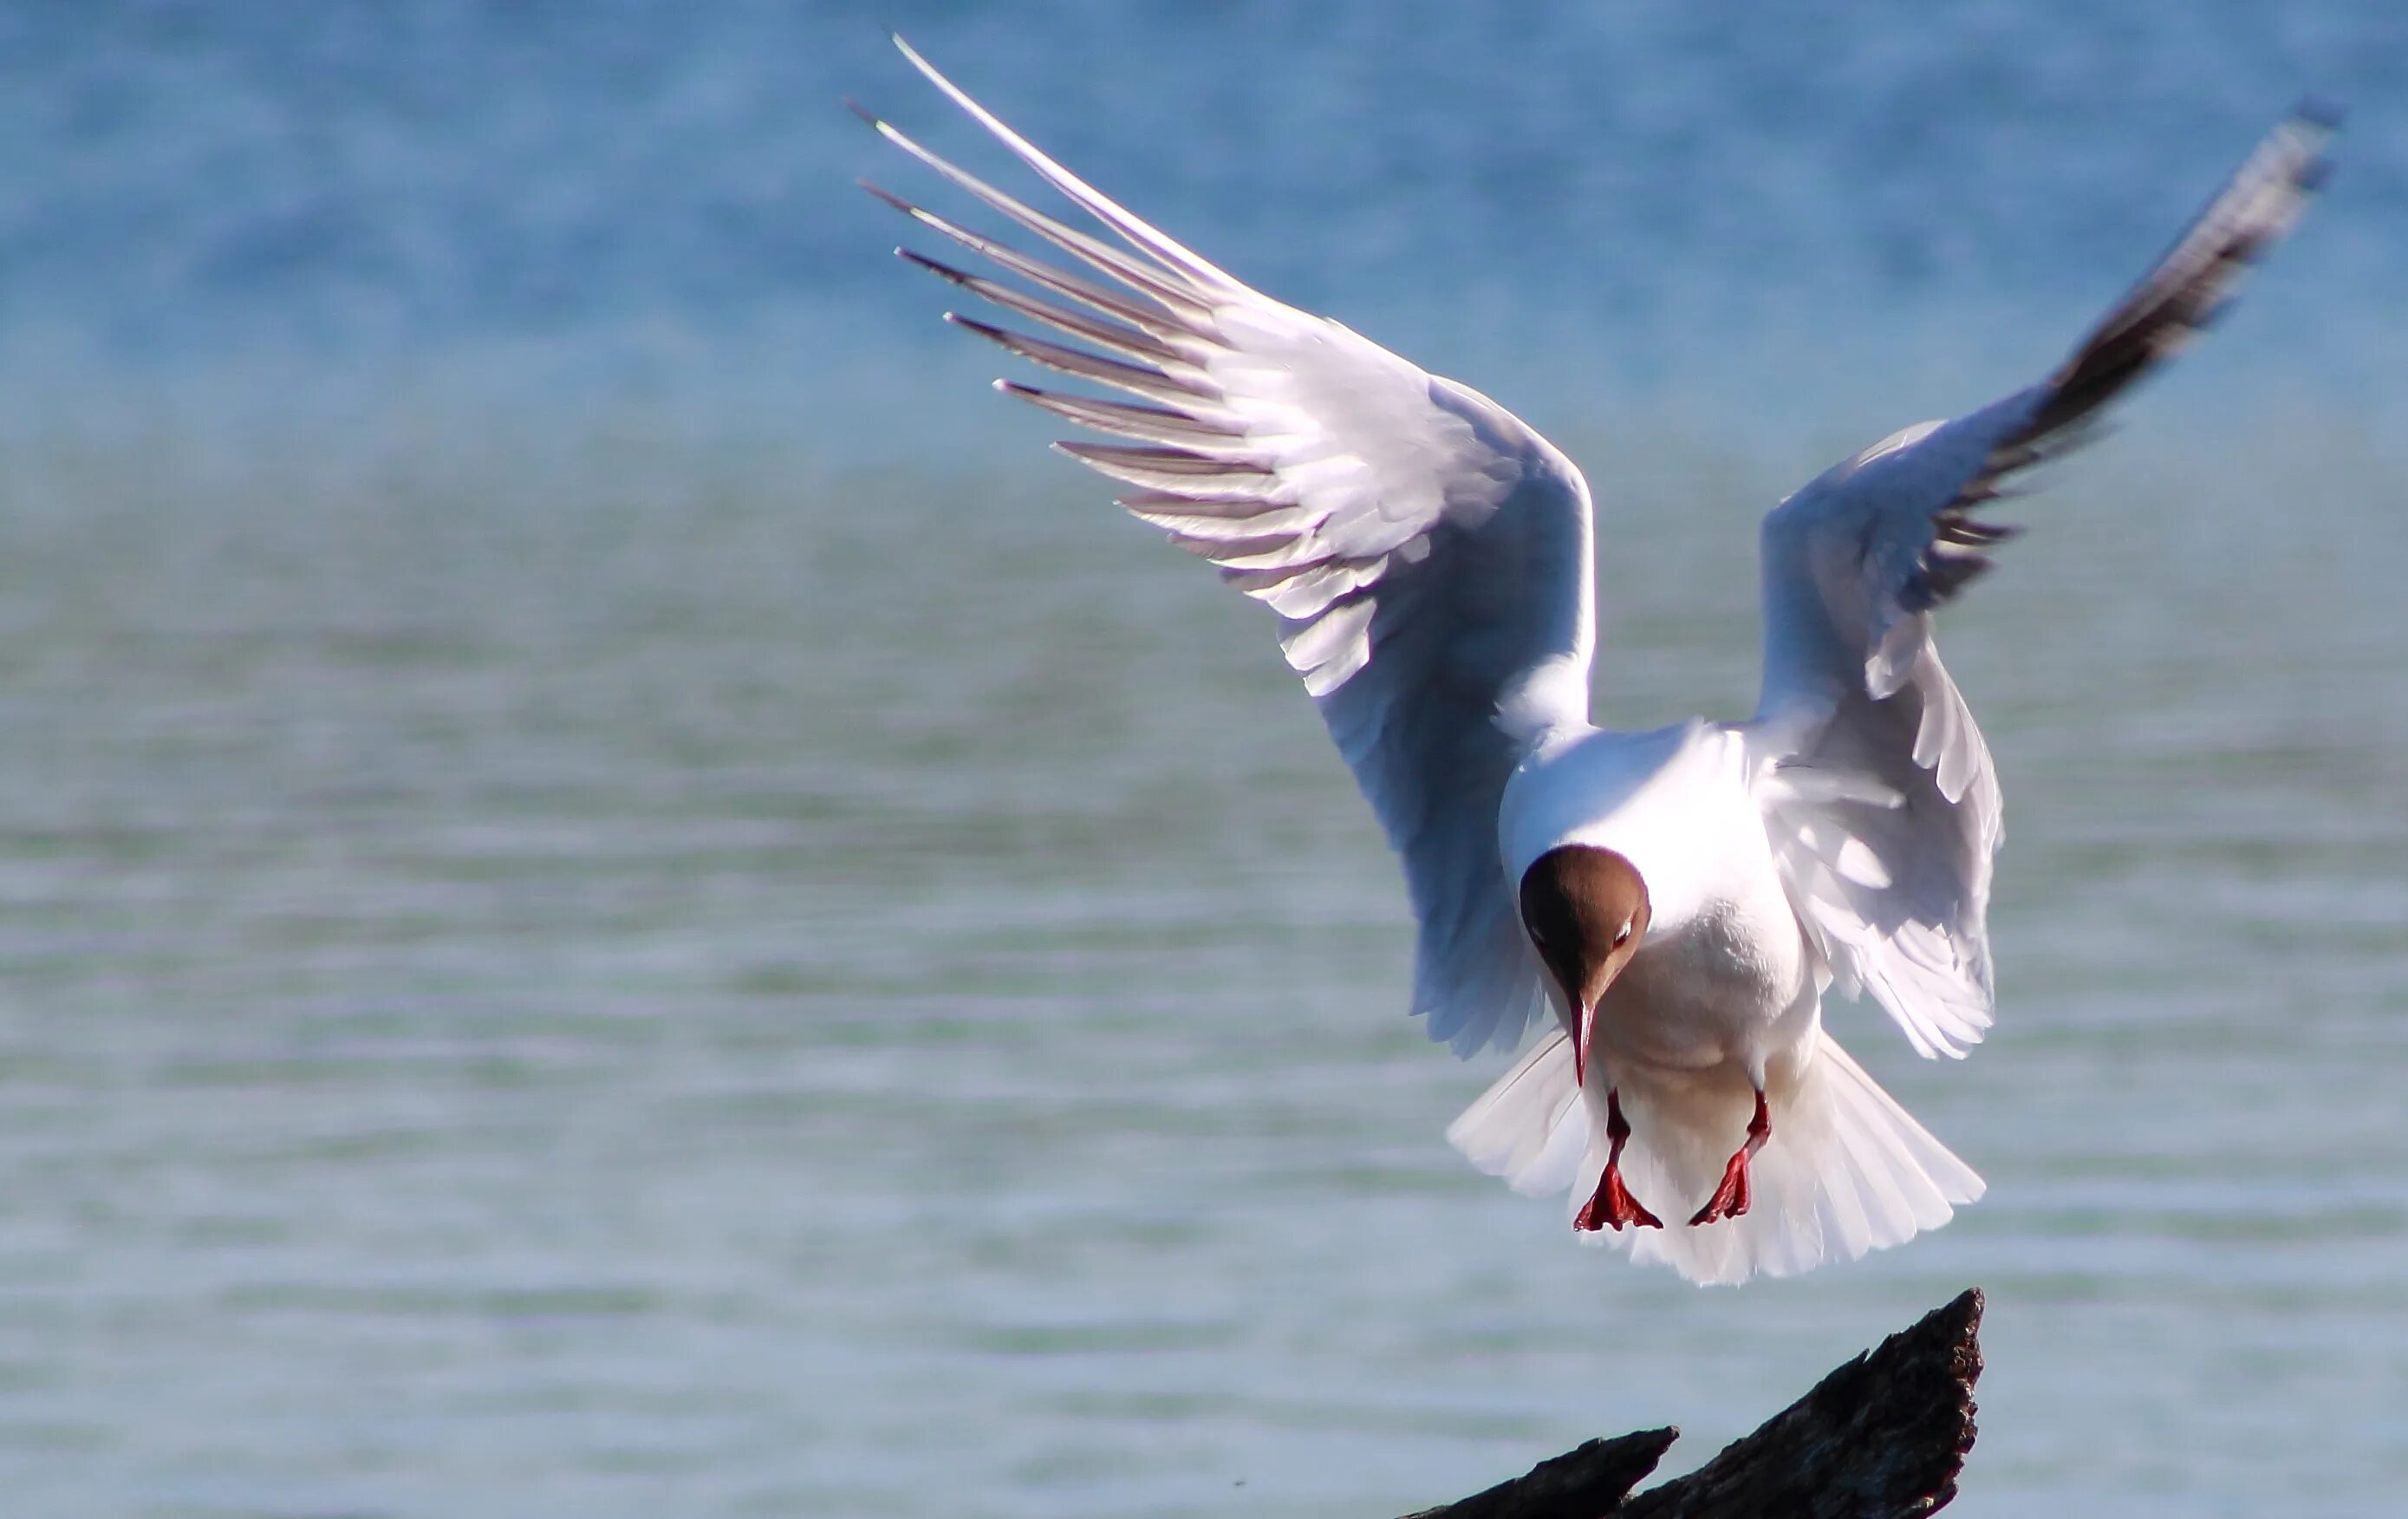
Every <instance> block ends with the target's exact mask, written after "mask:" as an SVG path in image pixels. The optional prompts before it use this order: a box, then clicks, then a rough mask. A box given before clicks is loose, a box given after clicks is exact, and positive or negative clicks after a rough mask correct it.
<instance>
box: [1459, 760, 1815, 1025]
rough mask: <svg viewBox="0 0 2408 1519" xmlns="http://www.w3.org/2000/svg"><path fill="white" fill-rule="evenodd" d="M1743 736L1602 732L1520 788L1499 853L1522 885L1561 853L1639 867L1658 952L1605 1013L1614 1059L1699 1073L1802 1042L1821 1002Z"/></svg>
mask: <svg viewBox="0 0 2408 1519" xmlns="http://www.w3.org/2000/svg"><path fill="white" fill-rule="evenodd" d="M1745 764H1746V755H1745V753H1744V752H1743V750H1742V744H1741V740H1740V738H1739V737H1738V736H1737V735H1736V734H1734V733H1731V732H1730V731H1729V730H1727V729H1725V728H1721V727H1719V726H1716V725H1714V724H1707V723H1702V722H1699V723H1691V724H1684V725H1683V726H1680V727H1677V728H1668V729H1664V730H1660V731H1658V732H1656V733H1650V734H1636V735H1623V734H1608V733H1591V734H1586V735H1583V736H1581V737H1580V738H1575V739H1572V740H1570V741H1569V742H1567V743H1565V744H1563V745H1561V746H1559V747H1558V748H1556V749H1555V751H1554V752H1541V754H1540V755H1538V756H1536V757H1535V758H1534V759H1533V760H1532V761H1531V762H1530V763H1529V764H1527V765H1526V766H1525V767H1524V768H1523V772H1522V773H1521V774H1518V775H1517V776H1516V777H1515V779H1514V783H1513V785H1512V787H1511V788H1509V789H1508V791H1507V793H1506V797H1505V808H1504V811H1503V815H1502V817H1501V819H1500V826H1501V830H1502V837H1501V838H1500V840H1499V842H1500V844H1501V845H1502V846H1503V849H1504V856H1505V860H1506V863H1507V866H1508V868H1509V870H1510V871H1511V872H1512V876H1513V879H1514V880H1516V881H1518V880H1519V879H1520V874H1521V872H1522V871H1524V870H1526V869H1527V868H1528V867H1529V864H1530V862H1531V861H1534V860H1536V859H1537V858H1538V857H1539V856H1540V855H1541V854H1543V853H1546V852H1547V851H1548V850H1550V849H1554V848H1555V847H1557V846H1558V845H1561V844H1568V843H1580V844H1589V845H1594V846H1596V847H1598V848H1602V849H1611V850H1613V851H1615V852H1616V853H1620V854H1621V855H1623V857H1624V858H1626V859H1627V860H1629V861H1630V862H1631V864H1632V865H1634V866H1635V867H1638V870H1639V874H1640V877H1641V880H1642V881H1645V882H1646V884H1647V895H1648V900H1649V904H1650V908H1651V910H1652V914H1653V916H1652V920H1651V922H1650V924H1649V926H1648V930H1647V938H1646V940H1645V943H1644V944H1643V946H1642V947H1641V950H1640V952H1639V954H1638V956H1637V957H1636V958H1635V959H1633V960H1632V962H1631V964H1630V966H1629V967H1628V968H1627V970H1625V971H1624V972H1623V974H1622V976H1621V977H1620V978H1619V979H1618V980H1617V981H1616V982H1615V983H1614V985H1613V989H1612V990H1610V991H1609V992H1607V994H1606V996H1605V999H1604V1001H1603V1004H1602V1005H1601V1006H1600V1007H1599V1008H1598V1022H1597V1036H1596V1037H1597V1039H1598V1043H1599V1045H1600V1046H1601V1047H1603V1049H1604V1050H1605V1052H1606V1054H1607V1058H1608V1059H1609V1060H1613V1059H1616V1058H1620V1059H1624V1060H1640V1061H1643V1062H1644V1063H1646V1064H1649V1065H1652V1066H1658V1067H1670V1068H1682V1069H1696V1068H1705V1067H1712V1066H1717V1065H1722V1064H1725V1063H1727V1062H1739V1063H1741V1064H1743V1065H1748V1066H1751V1067H1756V1068H1761V1066H1762V1064H1763V1061H1764V1060H1765V1059H1766V1058H1767V1057H1768V1055H1769V1054H1770V1053H1774V1052H1775V1051H1776V1050H1777V1049H1780V1048H1786V1047H1788V1046H1789V1045H1792V1044H1794V1043H1796V1042H1797V1040H1799V1039H1802V1038H1804V1037H1805V1035H1806V1033H1807V1031H1808V1030H1809V1029H1810V1028H1811V1026H1812V1025H1813V1017H1814V1011H1815V1003H1816V1000H1817V999H1816V997H1815V996H1814V995H1813V983H1812V980H1811V970H1810V968H1809V966H1808V962H1807V957H1806V949H1805V943H1804V939H1803V937H1802V935H1801V932H1800V930H1799V924H1798V920H1797V915H1796V914H1795V912H1794V911H1792V910H1791V908H1790V906H1789V899H1788V896H1787V895H1786V894H1785V892H1784V891H1783V890H1782V886H1781V878H1780V876H1779V874H1778V873H1777V871H1776V869H1775V867H1774V864H1773V860H1772V853H1771V850H1770V846H1769V844H1768V843H1767V840H1766V838H1765V832H1764V823H1763V817H1762V814H1761V813H1760V811H1759V810H1758V809H1757V807H1756V800H1755V798H1754V796H1753V795H1752V794H1751V792H1750V789H1749V786H1748V776H1747V772H1746V769H1745Z"/></svg>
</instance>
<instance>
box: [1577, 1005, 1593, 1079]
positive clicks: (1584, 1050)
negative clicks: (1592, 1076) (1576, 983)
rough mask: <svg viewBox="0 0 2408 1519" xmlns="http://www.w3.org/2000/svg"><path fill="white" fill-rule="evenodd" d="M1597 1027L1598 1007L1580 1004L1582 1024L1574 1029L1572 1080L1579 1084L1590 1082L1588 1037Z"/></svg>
mask: <svg viewBox="0 0 2408 1519" xmlns="http://www.w3.org/2000/svg"><path fill="white" fill-rule="evenodd" d="M1596 1027H1597V1009H1595V1008H1594V1007H1591V1006H1590V1005H1589V1004H1587V1003H1585V1002H1584V1003H1582V1004H1580V1026H1579V1027H1578V1028H1576V1029H1574V1030H1573V1031H1572V1082H1573V1084H1575V1085H1578V1086H1586V1085H1587V1084H1588V1038H1589V1034H1590V1032H1591V1031H1592V1030H1593V1029H1595V1028H1596Z"/></svg>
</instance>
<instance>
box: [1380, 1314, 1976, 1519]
mask: <svg viewBox="0 0 2408 1519" xmlns="http://www.w3.org/2000/svg"><path fill="white" fill-rule="evenodd" d="M1981 1328H1982V1294H1981V1292H1980V1290H1979V1289H1978V1288H1976V1289H1973V1290H1971V1291H1968V1292H1966V1293H1964V1294H1963V1295H1962V1296H1960V1297H1957V1299H1956V1300H1955V1301H1954V1302H1951V1303H1948V1304H1946V1305H1944V1306H1942V1307H1940V1308H1937V1309H1934V1310H1933V1311H1930V1312H1929V1313H1927V1314H1925V1315H1924V1316H1923V1319H1922V1321H1921V1322H1919V1323H1917V1324H1916V1325H1915V1326H1914V1327H1913V1328H1910V1329H1907V1330H1904V1331H1902V1332H1900V1333H1899V1334H1894V1335H1892V1336H1890V1337H1889V1338H1888V1339H1887V1340H1883V1341H1882V1342H1881V1344H1880V1346H1879V1347H1878V1348H1876V1349H1875V1350H1873V1351H1872V1352H1871V1353H1870V1354H1864V1355H1859V1356H1857V1357H1856V1359H1855V1360H1853V1361H1850V1362H1849V1363H1848V1364H1847V1365H1845V1366H1842V1367H1841V1368H1840V1369H1838V1370H1836V1371H1834V1372H1832V1373H1831V1374H1830V1375H1829V1376H1828V1377H1825V1378H1824V1379H1823V1380H1822V1381H1821V1382H1820V1383H1816V1384H1815V1387H1814V1390H1813V1391H1812V1392H1810V1393H1808V1394H1807V1395H1806V1396H1805V1397H1801V1398H1799V1400H1798V1401H1797V1402H1795V1403H1792V1404H1791V1405H1789V1407H1788V1408H1786V1409H1785V1410H1783V1411H1782V1412H1779V1413H1777V1414H1775V1415H1773V1416H1772V1417H1771V1418H1770V1419H1769V1420H1767V1421H1766V1422H1765V1424H1764V1426H1762V1427H1761V1428H1759V1429H1757V1430H1756V1433H1754V1434H1752V1435H1749V1436H1748V1437H1746V1438H1745V1439H1744V1440H1736V1441H1734V1442H1733V1443H1731V1444H1730V1445H1729V1446H1727V1447H1726V1448H1725V1449H1724V1451H1723V1453H1722V1454H1721V1455H1717V1456H1715V1457H1714V1458H1713V1460H1711V1461H1709V1462H1707V1463H1706V1464H1705V1465H1704V1466H1702V1467H1700V1468H1699V1469H1697V1470H1695V1471H1693V1472H1691V1473H1689V1474H1688V1475H1687V1476H1685V1477H1675V1478H1674V1479H1672V1480H1671V1481H1670V1482H1668V1483H1664V1484H1663V1485H1661V1486H1659V1487H1654V1488H1650V1489H1649V1490H1648V1491H1646V1492H1644V1493H1641V1494H1639V1495H1638V1496H1637V1497H1635V1498H1634V1497H1631V1496H1630V1489H1631V1488H1632V1487H1634V1486H1636V1485H1637V1484H1638V1483H1639V1482H1640V1481H1641V1479H1642V1478H1644V1477H1645V1476H1646V1475H1647V1473H1649V1472H1650V1471H1653V1470H1654V1469H1656V1462H1657V1461H1658V1460H1660V1459H1661V1458H1662V1457H1663V1455H1664V1452H1665V1451H1666V1449H1668V1448H1669V1447H1670V1445H1671V1443H1672V1441H1673V1440H1674V1439H1675V1438H1677V1437H1678V1435H1679V1433H1680V1431H1679V1430H1677V1429H1649V1430H1642V1431H1641V1432H1640V1433H1638V1434H1633V1435H1625V1436H1623V1437H1622V1438H1621V1439H1619V1440H1591V1441H1589V1442H1588V1443H1587V1444H1585V1445H1583V1446H1582V1447H1580V1448H1579V1449H1578V1450H1575V1451H1572V1452H1570V1453H1569V1454H1568V1455H1559V1456H1557V1457H1555V1459H1554V1460H1552V1461H1542V1462H1541V1463H1540V1464H1539V1465H1538V1466H1537V1467H1536V1468H1534V1469H1532V1470H1531V1471H1530V1472H1529V1473H1528V1474H1527V1476H1522V1477H1516V1478H1514V1479H1513V1480H1512V1482H1509V1483H1499V1484H1498V1485H1497V1486H1495V1487H1492V1488H1490V1489H1488V1491H1486V1492H1484V1493H1480V1494H1476V1495H1474V1496H1473V1497H1470V1498H1465V1499H1464V1500H1463V1501H1462V1502H1460V1503H1452V1504H1449V1505H1447V1506H1446V1507H1444V1508H1440V1509H1428V1510H1425V1511H1424V1512H1420V1513H1417V1514H1412V1515H1410V1516H1408V1519H1604V1516H1606V1515H1609V1514H1610V1515H1615V1516H1618V1519H1757V1516H1760V1515H1765V1514H1780V1515H1784V1516H1785V1519H1788V1516H1795V1519H1922V1516H1923V1515H1926V1514H1930V1513H1936V1512H1939V1511H1940V1510H1942V1509H1943V1508H1945V1507H1947V1505H1948V1503H1949V1500H1950V1499H1952V1498H1955V1497H1956V1496H1957V1472H1958V1471H1960V1470H1962V1469H1963V1468H1964V1465H1965V1453H1966V1452H1968V1451H1970V1450H1971V1449H1972V1448H1973V1432H1974V1431H1973V1383H1975V1382H1976V1381H1977V1380H1978V1379H1979V1378H1980V1377H1981V1375H1982V1347H1981Z"/></svg>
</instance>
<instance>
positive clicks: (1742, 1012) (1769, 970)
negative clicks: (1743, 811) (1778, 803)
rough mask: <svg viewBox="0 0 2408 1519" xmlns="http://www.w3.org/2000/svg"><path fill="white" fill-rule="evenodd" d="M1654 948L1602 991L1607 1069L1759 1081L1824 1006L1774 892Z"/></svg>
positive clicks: (1601, 1038) (1784, 905)
mask: <svg viewBox="0 0 2408 1519" xmlns="http://www.w3.org/2000/svg"><path fill="white" fill-rule="evenodd" d="M1765 884H1766V886H1767V887H1768V888H1769V890H1768V891H1767V892H1764V893H1758V892H1754V891H1751V892H1749V893H1747V894H1746V896H1745V897H1744V898H1742V899H1737V900H1727V901H1723V902H1718V903H1717V904H1715V906H1714V909H1713V910H1712V911H1710V912H1708V913H1705V914H1703V915H1701V916H1700V917H1699V918H1697V919H1694V920H1692V921H1691V922H1690V923H1688V924H1684V927H1683V930H1682V931H1681V932H1680V933H1679V934H1677V935H1675V936H1671V937H1668V938H1666V939H1660V940H1659V939H1650V940H1649V941H1648V942H1647V943H1646V944H1645V945H1644V946H1643V947H1642V948H1641V950H1640V952H1639V953H1638V955H1637V957H1635V958H1634V959H1633V960H1632V961H1631V962H1630V965H1629V967H1627V969H1625V970H1624V971H1623V973H1622V974H1621V975H1620V976H1619V977H1617V978H1616V979H1615V981H1614V982H1613V986H1611V987H1609V988H1608V989H1607V991H1606V994H1605V996H1604V997H1603V999H1602V1000H1601V1001H1600V1002H1599V1004H1598V1010H1597V1027H1596V1033H1595V1039H1596V1042H1597V1045H1598V1049H1599V1050H1600V1051H1601V1052H1602V1053H1603V1056H1604V1060H1605V1063H1606V1064H1608V1065H1609V1066H1638V1067H1643V1068H1655V1069H1661V1070H1688V1071H1697V1070H1706V1069H1710V1068H1715V1067H1720V1066H1727V1065H1738V1066H1742V1067H1744V1068H1748V1069H1749V1070H1751V1071H1754V1072H1757V1073H1761V1072H1762V1071H1763V1070H1764V1068H1765V1066H1766V1064H1767V1062H1768V1061H1770V1059H1772V1058H1773V1057H1774V1056H1776V1055H1778V1054H1780V1053H1785V1052H1786V1051H1788V1050H1790V1049H1793V1048H1794V1047H1796V1045H1797V1044H1798V1043H1799V1040H1801V1039H1805V1038H1806V1037H1807V1035H1808V1033H1809V1032H1810V1031H1811V1030H1812V1028H1813V1024H1814V1019H1815V1012H1816V1008H1817V1005H1818V1002H1819V1000H1820V999H1819V998H1818V997H1817V996H1815V994H1814V988H1813V982H1812V980H1811V977H1810V973H1809V971H1808V969H1807V963H1806V946H1805V941H1804V939H1803V937H1802V936H1801V934H1800V932H1799V927H1798V920H1797V918H1796V917H1795V916H1794V915H1793V914H1792V913H1791V912H1790V910H1789V903H1788V900H1787V898H1786V897H1785V896H1783V895H1782V894H1781V892H1780V889H1779V887H1778V885H1777V883H1774V882H1771V881H1767V882H1766V883H1765Z"/></svg>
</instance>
